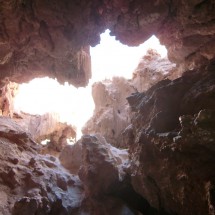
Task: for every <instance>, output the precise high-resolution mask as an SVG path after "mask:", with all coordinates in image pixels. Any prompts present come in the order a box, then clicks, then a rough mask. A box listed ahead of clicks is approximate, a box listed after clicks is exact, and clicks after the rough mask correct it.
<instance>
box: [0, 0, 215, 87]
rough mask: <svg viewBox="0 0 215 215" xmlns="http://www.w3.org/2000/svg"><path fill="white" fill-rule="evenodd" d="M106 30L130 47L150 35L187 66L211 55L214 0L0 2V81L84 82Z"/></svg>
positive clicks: (178, 61) (13, 0) (214, 13)
mask: <svg viewBox="0 0 215 215" xmlns="http://www.w3.org/2000/svg"><path fill="white" fill-rule="evenodd" d="M105 29H110V31H111V33H110V34H111V35H114V36H116V39H117V40H119V41H120V42H121V43H123V44H127V45H129V46H136V45H139V44H141V43H143V42H144V41H145V40H147V39H148V38H149V37H150V36H152V35H153V34H154V35H156V36H157V37H158V38H159V39H160V41H161V43H162V44H163V45H165V46H166V48H167V49H168V56H169V59H170V60H171V61H173V62H176V63H178V64H180V63H184V64H185V65H187V67H188V68H190V69H192V68H193V67H196V66H198V65H200V64H204V63H207V62H208V61H210V60H213V59H214V57H215V54H214V53H215V51H214V50H215V37H214V35H215V1H214V0H189V1H187V0H177V1H176V0H175V1H174V0H151V1H146V0H91V1H89V0H52V1H51V0H7V1H5V0H0V79H1V80H4V78H5V77H10V79H11V80H12V81H16V82H19V83H22V82H27V81H29V80H31V79H33V78H35V77H44V76H49V77H52V78H57V79H58V81H59V82H60V83H63V82H65V81H67V82H69V83H70V84H73V85H75V86H86V85H87V83H88V80H89V78H90V77H91V65H90V62H91V60H90V52H89V46H95V45H97V44H99V42H100V34H101V33H102V32H104V30H105Z"/></svg>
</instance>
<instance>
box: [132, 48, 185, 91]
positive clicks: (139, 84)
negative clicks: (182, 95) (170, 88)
mask: <svg viewBox="0 0 215 215" xmlns="http://www.w3.org/2000/svg"><path fill="white" fill-rule="evenodd" d="M182 72H183V70H180V69H179V68H177V67H176V64H174V63H171V62H170V61H169V60H168V59H167V58H166V57H165V58H162V57H161V56H160V54H159V53H158V52H157V51H156V50H154V49H149V50H148V51H147V53H146V54H145V55H144V56H143V57H142V58H141V59H140V62H139V64H138V66H137V68H136V69H135V70H134V72H133V77H132V80H131V83H132V85H133V86H134V87H135V89H137V91H138V92H144V91H146V90H148V89H149V88H150V87H152V86H153V85H155V84H156V83H158V82H159V81H162V80H163V79H170V80H174V79H176V78H179V77H180V76H181V75H182Z"/></svg>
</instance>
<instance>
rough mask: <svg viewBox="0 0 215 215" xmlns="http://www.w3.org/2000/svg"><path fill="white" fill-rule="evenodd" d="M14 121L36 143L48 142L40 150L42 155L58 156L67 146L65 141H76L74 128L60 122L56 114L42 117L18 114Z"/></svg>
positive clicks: (47, 114)
mask: <svg viewBox="0 0 215 215" xmlns="http://www.w3.org/2000/svg"><path fill="white" fill-rule="evenodd" d="M15 120H16V122H17V123H19V125H20V126H22V127H23V128H24V129H25V130H26V131H28V132H29V133H30V134H31V136H32V138H33V139H34V140H35V141H36V142H38V143H40V142H41V141H43V140H48V143H47V146H45V147H44V148H43V149H42V151H43V153H49V154H53V155H58V154H59V152H60V151H61V150H62V149H63V148H64V147H65V146H66V145H67V139H68V140H69V139H73V141H74V142H75V141H76V129H75V127H74V126H72V125H68V124H67V123H62V122H60V116H59V114H57V113H46V114H44V115H31V114H27V113H20V114H19V118H16V119H15Z"/></svg>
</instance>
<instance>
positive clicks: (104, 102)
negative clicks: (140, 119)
mask: <svg viewBox="0 0 215 215" xmlns="http://www.w3.org/2000/svg"><path fill="white" fill-rule="evenodd" d="M180 75H181V70H178V69H177V68H176V65H175V64H173V63H171V62H170V61H169V60H167V59H166V58H161V56H160V55H159V54H158V53H157V51H156V50H152V49H150V50H148V51H147V53H146V55H144V56H143V57H142V59H141V60H140V63H139V65H138V66H137V68H136V69H135V71H134V72H133V77H132V79H131V80H126V79H125V78H122V77H114V78H113V80H104V81H101V82H97V83H95V84H94V85H93V87H92V95H93V99H94V103H95V110H94V114H93V117H92V118H91V119H90V120H89V121H88V122H87V123H86V124H85V126H84V128H83V130H82V132H83V133H84V134H96V133H99V134H101V135H102V136H104V137H105V139H106V140H107V142H108V143H111V144H112V145H114V146H117V147H122V148H123V147H124V148H125V147H127V139H128V138H127V137H126V138H124V137H125V134H123V133H124V130H125V129H126V128H127V131H128V129H129V126H130V127H131V120H130V115H131V113H130V108H129V106H128V103H127V100H126V97H128V96H130V95H131V94H132V93H134V92H143V91H146V90H148V89H149V88H150V87H152V86H153V85H154V84H156V83H158V82H159V81H161V80H164V79H167V78H170V79H176V78H177V77H179V76H180ZM126 133H128V132H126Z"/></svg>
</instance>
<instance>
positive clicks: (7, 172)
mask: <svg viewBox="0 0 215 215" xmlns="http://www.w3.org/2000/svg"><path fill="white" fill-rule="evenodd" d="M38 147H39V146H38V145H37V144H36V143H34V142H33V141H32V139H31V137H30V136H29V135H28V134H27V133H26V132H25V131H24V130H23V129H22V128H21V127H20V126H19V125H18V124H16V123H15V122H14V121H13V120H11V119H9V118H5V117H1V118H0V159H1V162H0V199H1V201H0V213H1V214H13V215H29V214H44V215H45V214H62V215H64V214H71V213H72V214H76V212H77V209H79V208H80V205H81V202H82V200H83V190H82V189H81V186H82V185H81V182H80V180H79V179H78V177H76V176H74V175H71V174H69V173H68V172H67V171H66V170H65V169H64V168H63V166H62V165H61V164H60V163H59V161H58V160H57V159H56V158H55V157H53V156H50V155H47V156H44V155H40V154H38ZM74 200H75V201H74Z"/></svg>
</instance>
